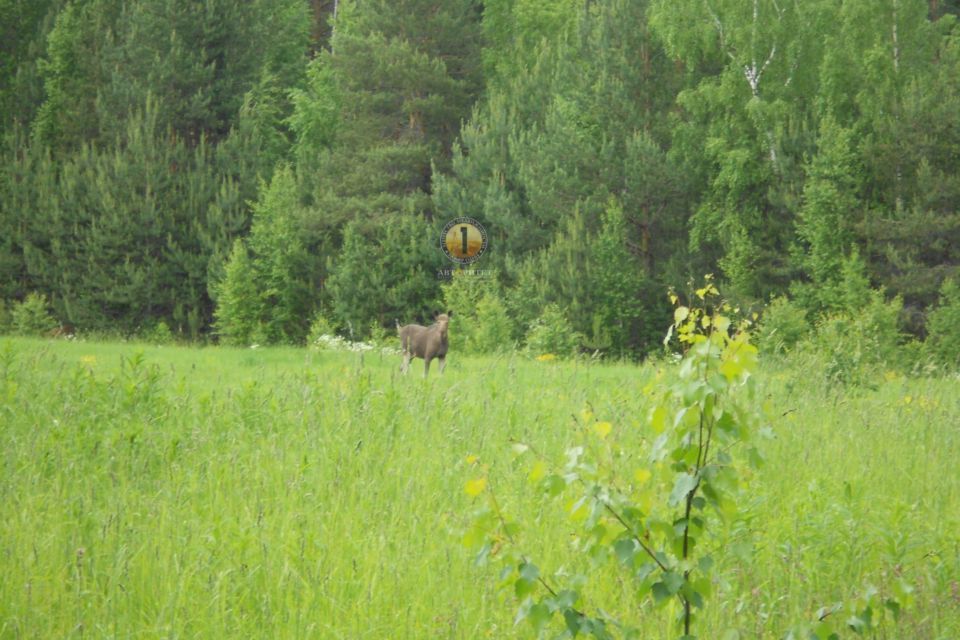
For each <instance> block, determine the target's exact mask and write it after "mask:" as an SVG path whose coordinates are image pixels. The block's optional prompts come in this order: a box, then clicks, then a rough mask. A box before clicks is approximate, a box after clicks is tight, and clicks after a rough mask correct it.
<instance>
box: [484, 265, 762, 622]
mask: <svg viewBox="0 0 960 640" xmlns="http://www.w3.org/2000/svg"><path fill="white" fill-rule="evenodd" d="M696 294H697V296H698V297H699V299H700V300H701V301H703V302H702V304H703V305H704V307H702V308H693V309H691V308H688V307H686V306H678V307H677V308H676V311H675V315H674V318H675V321H674V323H673V324H672V325H671V327H670V330H671V333H672V332H673V331H674V330H675V331H676V333H677V336H678V338H679V340H680V343H681V345H683V349H684V351H685V353H684V356H683V358H682V360H681V361H680V363H679V365H678V366H677V368H676V370H675V371H674V372H671V374H672V375H671V379H670V381H669V382H668V383H666V384H664V383H661V384H659V385H657V387H658V388H657V390H656V391H654V390H653V388H652V387H650V388H648V389H649V393H650V394H651V395H653V397H654V405H653V407H652V408H651V409H650V412H649V417H648V422H647V424H646V427H647V428H648V429H649V431H650V434H651V438H652V439H653V440H652V445H651V446H650V447H649V449H648V451H647V452H646V453H647V463H646V464H644V465H642V466H640V467H639V468H637V469H635V470H634V471H633V473H632V480H619V481H618V480H615V479H614V478H615V477H616V470H615V469H612V468H611V469H607V468H605V464H604V463H609V462H611V461H612V460H613V459H614V458H613V457H612V456H611V453H612V451H613V450H614V448H615V446H616V443H615V437H612V434H613V433H614V428H615V427H614V425H613V424H611V423H610V422H608V421H600V420H598V419H597V418H596V417H595V416H594V415H593V412H592V411H590V410H584V412H583V413H582V416H581V418H582V422H578V426H579V427H580V429H579V434H578V435H579V437H580V438H582V439H584V441H582V442H581V443H579V444H578V445H577V446H574V447H572V448H570V449H568V451H567V461H566V463H565V464H564V465H563V466H562V467H561V468H558V469H557V470H556V471H554V472H551V470H550V468H549V467H550V465H549V463H548V461H546V460H544V459H542V458H541V457H540V456H539V455H538V454H537V453H536V449H535V448H533V447H530V446H529V445H527V444H519V445H515V446H514V448H515V450H516V451H518V452H519V453H521V454H523V453H527V452H532V453H533V455H534V456H536V457H537V458H538V460H537V461H536V462H535V463H534V466H533V470H532V471H531V473H530V476H529V478H530V480H531V482H532V483H533V484H534V485H536V486H537V487H538V488H539V490H540V491H541V495H542V497H543V501H544V502H546V501H548V500H549V499H551V498H555V497H559V496H564V497H565V498H566V499H567V500H568V501H569V502H567V504H568V505H570V506H569V507H568V510H569V513H570V516H571V518H572V519H573V521H574V522H575V523H577V525H578V528H579V529H580V533H578V537H579V538H580V544H579V545H578V546H577V547H575V550H576V552H577V553H578V554H579V555H582V556H583V557H584V558H589V559H590V561H591V562H590V564H589V566H590V567H591V568H592V570H594V571H600V569H601V568H602V567H604V566H607V565H610V564H615V565H616V566H617V567H619V568H620V569H622V570H623V571H624V572H625V573H626V574H627V575H628V576H629V577H630V578H631V579H632V580H633V583H634V585H635V586H634V587H633V591H634V592H635V593H636V596H637V597H639V598H643V599H652V601H653V602H654V603H656V604H657V605H659V606H663V605H666V604H667V603H668V602H670V601H674V600H675V601H677V602H679V605H680V609H681V612H680V614H679V616H678V620H679V621H680V627H681V628H682V634H683V637H684V638H689V637H693V636H692V635H691V633H692V629H693V627H694V616H695V614H696V612H698V611H700V610H703V609H704V607H706V606H707V602H708V600H709V599H710V597H711V596H712V594H713V590H714V584H716V583H717V582H718V578H717V577H716V576H715V574H714V572H713V570H712V569H713V566H714V564H715V560H714V555H721V554H722V552H723V551H722V549H721V548H715V547H713V546H712V545H711V541H712V540H716V539H717V537H718V534H717V533H714V529H719V528H721V527H722V525H723V523H730V522H731V521H732V520H733V518H734V517H735V515H736V513H737V510H738V506H737V503H738V500H739V498H740V497H741V496H740V490H739V483H740V478H741V477H742V476H743V475H745V474H746V473H747V470H746V469H747V468H748V467H750V466H756V465H757V464H758V463H759V461H760V459H761V457H760V453H759V451H758V450H757V449H756V443H755V439H756V437H757V436H758V435H759V427H760V425H761V422H762V415H761V412H760V410H759V408H758V407H757V400H756V391H755V383H754V380H753V378H752V373H753V371H754V370H755V368H756V362H757V360H756V353H757V352H756V348H755V347H753V346H752V345H751V344H750V342H749V331H748V325H747V324H746V323H744V324H741V325H740V326H739V327H736V328H734V327H732V326H731V320H730V318H729V317H728V315H727V314H728V313H729V312H730V309H729V307H728V306H727V305H725V304H715V303H713V298H714V297H715V296H717V295H718V292H717V290H716V288H715V287H714V286H713V284H712V283H710V282H709V281H708V282H707V284H706V286H704V287H703V288H702V289H699V290H698V291H697V292H696ZM674 300H675V301H676V298H675V297H674ZM708 305H709V307H708ZM708 308H709V309H710V310H709V311H708V310H707V309H708ZM617 429H618V433H619V432H620V431H621V430H622V429H623V425H617ZM597 440H599V441H600V443H601V447H600V450H601V452H605V453H606V454H607V456H606V457H604V456H603V454H602V453H601V454H595V453H594V454H591V453H589V452H593V451H595V450H596V446H595V444H594V443H595V442H596V441H597ZM611 441H614V442H611ZM594 458H599V459H594ZM620 473H621V474H623V471H621V472H620ZM466 490H467V493H468V494H470V495H474V496H479V495H480V494H482V493H486V495H487V498H488V500H487V502H488V507H487V508H486V509H483V510H481V511H480V512H479V514H478V517H477V519H476V520H475V521H474V524H473V526H472V528H471V530H470V532H469V533H468V540H469V541H472V542H475V543H480V544H481V545H482V549H481V552H480V556H479V557H480V558H481V559H487V558H488V557H490V556H491V555H492V552H491V549H493V548H497V556H498V559H499V562H500V563H501V564H503V565H504V568H503V572H502V574H501V576H502V577H503V578H504V582H505V584H508V585H509V584H512V586H513V588H514V589H513V590H514V592H515V594H516V596H517V598H518V600H520V602H521V606H520V609H519V611H518V613H517V618H516V619H517V621H520V620H524V619H526V620H529V622H530V623H531V624H532V625H533V627H534V629H535V630H536V631H537V633H538V634H539V633H542V632H543V631H544V630H545V629H546V628H547V627H548V625H550V624H551V619H555V618H558V619H559V623H560V624H562V625H563V626H564V627H565V628H566V630H567V632H568V633H569V634H572V635H577V634H579V633H583V634H584V635H590V636H593V637H595V638H598V639H607V638H613V637H614V636H615V635H619V636H622V637H625V638H634V637H640V634H641V632H642V627H639V626H637V623H636V621H635V620H634V619H633V617H632V616H631V617H630V618H615V617H613V616H612V615H611V614H610V613H608V612H606V611H605V607H604V605H603V604H594V605H592V607H595V608H596V611H594V610H588V609H586V607H585V604H583V603H584V602H585V601H588V599H587V598H586V597H585V594H583V593H582V592H581V585H583V584H584V583H585V582H586V581H587V579H586V577H584V576H577V575H574V576H570V575H569V574H568V573H567V572H562V573H560V572H558V574H557V575H549V574H546V573H545V572H543V571H542V570H541V569H539V568H538V567H537V566H536V565H535V564H534V563H533V562H532V561H531V559H530V557H529V556H528V555H526V554H525V552H524V551H523V550H522V549H517V548H514V547H515V546H516V544H515V539H516V537H517V535H518V534H519V532H520V531H521V528H520V525H518V524H517V523H514V522H510V521H508V520H507V519H506V516H505V514H504V513H503V511H502V509H501V506H500V504H499V502H498V501H497V499H496V496H495V495H494V493H493V491H492V489H490V488H489V487H488V480H487V478H480V479H475V480H471V481H469V482H468V483H467V486H466ZM502 545H506V549H501V548H500V547H501V546H502ZM555 583H557V584H556V586H555Z"/></svg>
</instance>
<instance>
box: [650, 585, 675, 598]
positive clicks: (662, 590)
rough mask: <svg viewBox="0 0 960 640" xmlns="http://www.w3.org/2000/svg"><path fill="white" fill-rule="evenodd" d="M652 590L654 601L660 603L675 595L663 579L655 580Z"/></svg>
mask: <svg viewBox="0 0 960 640" xmlns="http://www.w3.org/2000/svg"><path fill="white" fill-rule="evenodd" d="M651 591H652V593H653V601H654V602H656V603H658V604H659V603H661V602H663V601H664V600H666V599H667V598H669V597H670V596H672V595H673V594H672V593H670V589H669V588H668V587H667V585H666V583H664V582H663V581H660V582H654V583H653V588H652V589H651Z"/></svg>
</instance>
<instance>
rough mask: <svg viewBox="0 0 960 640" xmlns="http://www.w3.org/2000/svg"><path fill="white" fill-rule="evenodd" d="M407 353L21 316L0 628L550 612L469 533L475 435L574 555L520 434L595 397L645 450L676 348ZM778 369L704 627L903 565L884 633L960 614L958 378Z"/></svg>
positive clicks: (26, 630)
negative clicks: (136, 339)
mask: <svg viewBox="0 0 960 640" xmlns="http://www.w3.org/2000/svg"><path fill="white" fill-rule="evenodd" d="M398 365H399V357H393V356H380V355H376V354H374V355H371V354H369V353H368V354H365V355H363V356H361V355H359V354H354V353H339V352H314V351H308V350H305V349H295V348H289V349H282V348H270V349H266V348H264V349H256V350H251V349H227V348H187V347H150V346H146V345H140V346H138V345H130V344H97V343H84V342H67V341H40V340H28V339H14V338H0V460H2V463H0V464H2V469H0V576H2V579H0V638H3V639H7V638H350V639H354V638H357V639H359V638H426V639H432V638H528V637H531V635H532V631H531V628H530V627H529V626H528V625H527V624H526V623H521V624H520V625H518V626H515V625H514V623H513V619H514V615H515V612H516V608H517V602H516V601H515V599H514V597H513V595H512V592H511V590H509V589H502V588H500V587H498V576H497V575H496V570H495V569H494V568H492V567H489V566H477V565H475V563H474V562H473V552H472V551H471V550H469V549H467V548H465V547H464V546H463V545H462V544H461V538H462V535H463V531H464V529H465V527H466V526H467V524H468V522H469V520H470V517H471V513H472V512H473V510H474V509H475V507H476V504H475V502H476V500H477V499H474V498H471V497H470V496H468V495H467V494H466V492H465V491H464V484H465V482H466V481H467V480H469V479H470V478H472V477H474V476H475V474H476V473H477V470H476V469H475V468H473V467H471V465H470V464H469V462H468V456H478V457H479V459H480V461H481V463H482V464H486V465H489V477H490V482H491V484H492V485H493V486H495V489H496V491H497V496H498V498H499V499H500V501H501V502H502V503H503V506H504V509H505V510H507V511H509V512H510V513H511V515H512V516H514V517H515V518H517V519H519V520H520V521H521V522H523V523H524V524H526V525H527V527H526V529H525V530H524V532H523V533H522V534H521V536H520V538H519V541H518V542H519V544H520V545H522V546H523V547H524V551H525V552H526V553H528V554H530V555H531V556H532V557H534V558H536V560H537V563H538V564H539V566H541V567H542V568H543V569H544V570H548V571H549V570H561V569H563V570H576V569H577V568H578V567H579V566H580V564H582V561H581V560H580V559H578V558H577V556H576V554H574V553H572V552H571V550H570V533H571V530H572V525H571V524H570V522H569V519H568V517H567V516H566V515H565V514H564V513H563V509H562V505H557V509H555V510H554V509H550V508H545V507H544V506H543V503H542V501H541V500H540V499H539V498H537V497H536V496H535V495H532V492H533V491H534V490H533V488H532V487H531V486H530V485H529V484H528V483H527V481H526V475H527V472H528V469H527V468H526V467H525V466H524V464H523V463H522V462H518V461H515V460H514V458H513V457H512V455H511V448H510V444H511V442H512V441H514V440H522V441H525V442H528V443H531V444H533V445H535V446H536V447H537V448H538V450H539V451H540V452H542V454H543V455H544V456H546V457H548V458H553V459H557V460H560V459H562V457H563V452H564V451H565V449H566V448H567V447H568V446H570V444H571V443H573V442H574V441H576V440H577V439H578V438H579V435H578V434H577V432H576V422H575V420H574V418H573V417H572V416H574V415H579V413H580V412H581V411H582V410H583V409H584V407H585V406H587V405H588V404H589V406H591V407H592V409H593V412H594V413H595V414H596V415H597V416H598V417H601V418H603V419H604V420H609V421H610V422H611V423H612V424H613V428H614V432H613V436H615V437H616V438H617V441H618V442H620V443H622V444H624V445H625V449H624V452H623V453H621V454H620V455H619V456H618V457H616V458H615V459H616V464H617V465H618V466H619V465H622V466H623V469H624V473H626V474H628V473H629V472H630V470H631V469H632V468H633V467H632V466H631V458H636V459H642V458H643V457H644V456H645V451H644V447H645V446H646V444H647V442H648V439H649V436H650V434H649V433H648V432H647V426H646V424H645V416H646V411H647V408H646V402H647V400H646V396H644V395H643V394H642V393H641V389H642V388H643V387H644V386H646V385H648V384H650V383H651V382H652V381H653V380H654V376H655V373H656V372H655V370H654V368H653V367H650V366H648V367H634V366H628V365H599V364H583V363H580V364H575V363H557V362H536V361H531V360H526V359H523V358H520V357H502V358H488V359H481V358H460V357H458V356H457V354H451V356H450V363H449V365H448V367H447V371H446V374H445V375H444V376H443V377H434V376H431V377H430V378H429V379H427V380H423V379H422V378H421V376H420V375H419V374H420V371H421V369H420V367H422V363H421V362H420V361H417V363H416V367H415V369H414V372H413V373H412V374H411V375H410V376H408V377H402V376H400V375H398V371H397V368H398ZM660 366H666V365H660ZM434 373H436V372H434ZM760 382H761V385H762V386H763V389H764V392H765V395H766V397H767V403H768V409H769V410H770V413H771V415H773V416H775V420H774V422H773V424H772V427H773V430H774V433H775V434H776V438H775V439H773V440H770V441H768V442H766V443H765V444H764V445H763V449H764V451H765V453H766V456H767V459H768V462H767V464H766V465H765V466H764V467H763V468H762V469H761V470H760V471H759V472H758V473H757V474H756V475H755V476H754V477H753V478H752V480H751V482H750V483H749V485H748V486H745V487H744V492H745V497H744V498H743V500H742V503H743V504H744V505H746V508H745V512H744V516H743V519H742V520H741V521H739V524H738V527H737V528H736V530H731V531H727V532H725V533H724V534H723V535H722V536H718V537H717V538H716V540H715V541H714V543H715V546H716V547H717V549H716V550H715V552H714V554H715V556H716V557H717V558H718V564H719V569H718V575H719V576H721V577H722V580H721V581H720V582H719V583H718V584H717V587H716V593H715V595H714V597H713V598H712V599H711V600H709V601H708V605H707V609H706V611H705V612H704V614H703V616H702V617H701V618H700V619H699V620H698V621H697V623H696V625H697V626H696V631H697V634H698V637H699V638H703V639H712V638H718V639H719V638H726V637H729V638H736V637H740V638H781V637H783V636H784V634H785V633H786V631H787V630H788V629H789V628H790V627H791V626H792V625H794V624H795V623H798V622H804V621H809V620H812V619H813V618H815V616H816V612H817V610H818V609H819V608H820V607H823V606H830V605H831V604H832V603H834V602H836V601H839V600H842V599H846V598H851V597H853V596H856V595H857V594H858V593H860V592H862V591H863V590H864V589H866V588H867V587H868V586H871V585H872V586H874V587H876V588H877V589H880V590H881V591H883V590H884V589H888V588H890V587H889V585H890V584H891V583H892V582H893V581H894V580H896V579H898V578H903V579H905V580H906V581H908V582H909V583H910V584H911V585H912V586H913V588H914V591H913V596H912V602H911V603H910V605H909V607H908V608H907V609H906V611H905V612H904V614H903V615H902V616H901V618H900V620H899V622H897V623H895V624H894V623H893V622H892V621H891V622H887V623H886V624H885V625H883V626H881V629H880V630H879V631H878V632H876V633H875V635H874V636H873V637H877V638H891V639H914V638H916V639H922V640H926V639H931V640H933V639H942V640H955V639H956V638H960V583H958V581H960V393H957V391H958V386H960V381H958V379H957V378H956V377H954V376H950V377H942V378H921V379H906V378H904V377H902V376H899V375H896V374H893V373H891V374H889V375H887V376H886V377H884V378H883V379H881V380H878V381H877V384H876V388H873V389H853V390H844V389H843V388H831V387H830V386H829V385H826V384H825V383H824V382H823V380H822V376H820V375H818V372H817V371H816V370H815V369H811V368H810V367H799V366H793V367H788V366H786V365H777V366H774V365H772V364H767V365H764V366H763V367H761V372H760ZM585 597H586V598H587V600H586V602H585V605H586V606H589V607H593V608H603V609H605V610H607V611H610V612H611V613H614V614H615V615H618V616H623V617H626V618H629V619H631V620H634V621H643V624H644V625H645V628H646V629H647V630H648V634H649V635H648V636H647V637H649V638H653V639H660V638H676V637H678V636H679V635H681V634H680V633H679V632H678V630H677V628H676V626H673V625H672V624H671V623H670V622H669V616H670V611H669V610H661V609H656V608H654V607H653V606H652V604H650V603H648V602H646V601H643V602H637V601H635V599H634V598H633V597H632V584H631V581H630V579H629V578H626V577H625V576H623V575H622V574H620V573H618V572H616V571H609V572H606V570H603V571H601V573H600V574H599V575H597V576H596V579H595V580H594V581H593V582H592V583H591V584H589V585H588V587H587V588H586V589H585ZM557 629H558V631H559V630H560V627H558V628H557ZM729 630H737V631H738V632H739V635H737V634H733V633H729V634H728V632H729Z"/></svg>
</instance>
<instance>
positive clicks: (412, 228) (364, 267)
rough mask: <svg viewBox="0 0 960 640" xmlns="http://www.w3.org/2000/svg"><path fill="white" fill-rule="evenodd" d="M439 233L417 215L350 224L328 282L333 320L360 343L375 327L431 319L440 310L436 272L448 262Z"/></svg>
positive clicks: (438, 284) (438, 282) (331, 317)
mask: <svg viewBox="0 0 960 640" xmlns="http://www.w3.org/2000/svg"><path fill="white" fill-rule="evenodd" d="M437 235H438V232H436V231H435V230H434V228H433V226H432V225H430V224H428V223H427V222H426V221H425V220H423V219H422V218H420V217H419V216H416V215H396V216H393V217H392V218H390V219H386V220H384V221H382V222H378V223H373V224H371V223H370V222H369V221H359V220H358V221H355V222H353V223H351V224H349V225H347V227H346V229H345V231H344V238H343V248H342V250H341V251H340V254H339V256H338V258H337V260H336V262H335V263H334V264H333V265H332V266H331V270H330V279H329V280H328V282H327V292H328V294H329V296H330V319H331V320H332V321H333V322H334V323H335V324H336V326H338V327H340V328H341V329H342V330H344V331H345V332H346V333H347V334H348V337H350V338H351V339H353V340H359V339H362V338H366V337H367V336H368V331H369V329H370V327H371V326H372V324H371V323H376V324H378V325H380V326H381V327H384V328H386V327H393V326H394V325H395V323H396V321H400V322H401V323H402V324H406V323H408V322H414V321H416V320H418V319H419V320H424V319H426V318H428V317H431V316H432V315H433V312H434V311H435V310H436V309H438V308H439V300H440V281H439V280H438V278H437V271H438V270H439V269H440V267H441V265H442V264H443V260H444V257H443V254H442V253H441V252H440V251H439V250H438V249H437V247H436V244H435V240H434V239H435V238H436V237H437Z"/></svg>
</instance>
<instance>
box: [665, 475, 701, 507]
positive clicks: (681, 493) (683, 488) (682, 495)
mask: <svg viewBox="0 0 960 640" xmlns="http://www.w3.org/2000/svg"><path fill="white" fill-rule="evenodd" d="M696 486H697V476H695V475H692V474H689V473H683V474H681V475H680V476H679V477H678V478H677V481H676V482H675V483H674V484H673V491H671V492H670V498H669V500H668V501H667V504H669V505H670V506H671V507H675V506H677V505H678V504H680V503H681V502H683V501H684V500H685V499H686V498H687V494H689V493H690V492H691V491H693V489H694V487H696Z"/></svg>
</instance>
